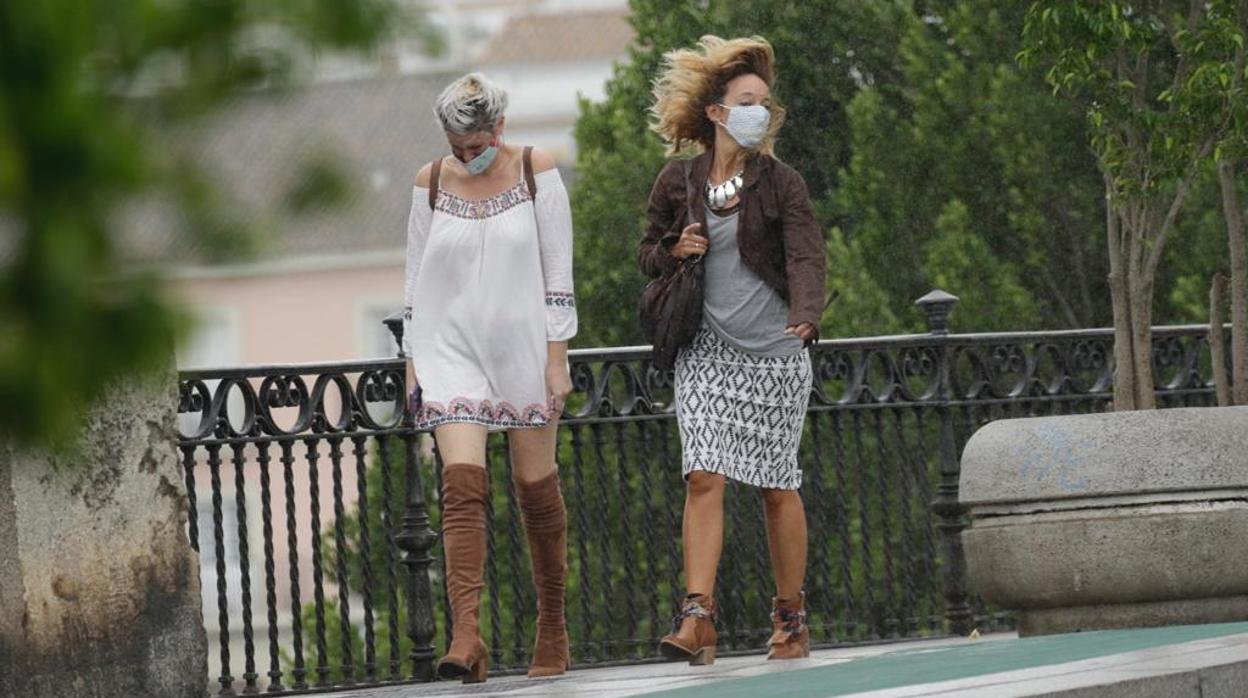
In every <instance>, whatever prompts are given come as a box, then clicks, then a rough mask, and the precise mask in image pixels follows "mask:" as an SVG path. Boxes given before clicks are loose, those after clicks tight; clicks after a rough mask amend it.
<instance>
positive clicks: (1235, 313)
mask: <svg viewBox="0 0 1248 698" xmlns="http://www.w3.org/2000/svg"><path fill="white" fill-rule="evenodd" d="M1218 181H1219V182H1220V183H1221V185H1222V215H1223V217H1224V218H1225V219H1226V237H1227V241H1228V243H1229V247H1230V254H1231V289H1230V292H1231V364H1232V369H1231V376H1232V379H1231V380H1232V383H1231V386H1232V387H1231V394H1232V397H1233V399H1234V401H1235V404H1237V405H1248V243H1246V242H1245V240H1244V212H1243V209H1241V208H1240V205H1239V192H1238V191H1237V190H1236V182H1235V162H1234V161H1233V160H1227V159H1223V160H1219V161H1218Z"/></svg>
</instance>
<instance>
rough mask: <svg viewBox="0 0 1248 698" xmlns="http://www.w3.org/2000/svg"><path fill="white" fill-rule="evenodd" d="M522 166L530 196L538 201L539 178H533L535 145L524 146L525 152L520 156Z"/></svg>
mask: <svg viewBox="0 0 1248 698" xmlns="http://www.w3.org/2000/svg"><path fill="white" fill-rule="evenodd" d="M520 167H521V169H523V170H524V185H525V186H527V187H528V188H529V198H530V199H533V201H534V202H536V201H537V180H536V179H534V178H533V146H531V145H526V146H524V154H523V155H521V156H520Z"/></svg>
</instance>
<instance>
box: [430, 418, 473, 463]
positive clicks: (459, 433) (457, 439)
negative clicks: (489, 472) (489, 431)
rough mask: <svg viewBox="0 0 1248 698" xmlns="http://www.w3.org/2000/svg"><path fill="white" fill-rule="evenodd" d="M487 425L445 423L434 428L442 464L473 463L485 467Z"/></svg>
mask: <svg viewBox="0 0 1248 698" xmlns="http://www.w3.org/2000/svg"><path fill="white" fill-rule="evenodd" d="M485 436H486V430H485V427H483V426H481V425H479V424H443V425H442V426H440V427H435V428H434V430H433V438H434V441H436V442H437V444H438V454H439V455H440V456H442V464H443V465H450V464H451V463H472V464H473V465H480V466H482V467H485Z"/></svg>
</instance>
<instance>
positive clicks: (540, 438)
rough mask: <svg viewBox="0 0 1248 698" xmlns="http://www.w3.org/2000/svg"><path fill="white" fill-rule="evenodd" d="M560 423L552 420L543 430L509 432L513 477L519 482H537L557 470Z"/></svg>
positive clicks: (508, 439)
mask: <svg viewBox="0 0 1248 698" xmlns="http://www.w3.org/2000/svg"><path fill="white" fill-rule="evenodd" d="M558 435H559V422H558V420H557V419H555V420H551V422H550V424H547V425H546V426H545V427H543V428H541V429H512V430H510V431H508V432H507V444H508V447H509V450H510V451H511V477H512V479H513V480H516V481H519V482H537V481H538V480H541V479H543V478H546V477H549V476H550V475H551V473H554V472H555V470H556V465H555V444H556V442H557V439H558Z"/></svg>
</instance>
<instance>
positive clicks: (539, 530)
mask: <svg viewBox="0 0 1248 698" xmlns="http://www.w3.org/2000/svg"><path fill="white" fill-rule="evenodd" d="M515 483H516V499H517V500H519V503H520V511H521V513H522V514H523V516H524V532H525V534H527V536H528V539H529V556H530V558H531V559H532V561H533V586H534V587H536V588H537V643H536V645H535V646H534V648H533V661H532V663H531V664H530V665H529V676H533V677H538V676H555V675H558V674H562V673H564V672H565V671H567V670H568V666H569V665H570V664H571V663H572V658H571V654H570V652H569V650H568V628H567V624H566V622H565V620H564V612H563V608H564V588H565V586H566V581H567V578H568V515H567V510H566V509H564V506H563V495H562V494H561V493H560V491H559V473H557V472H555V473H551V474H550V475H548V476H546V477H544V478H542V479H541V480H538V481H536V482H521V481H520V480H516V481H515Z"/></svg>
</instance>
